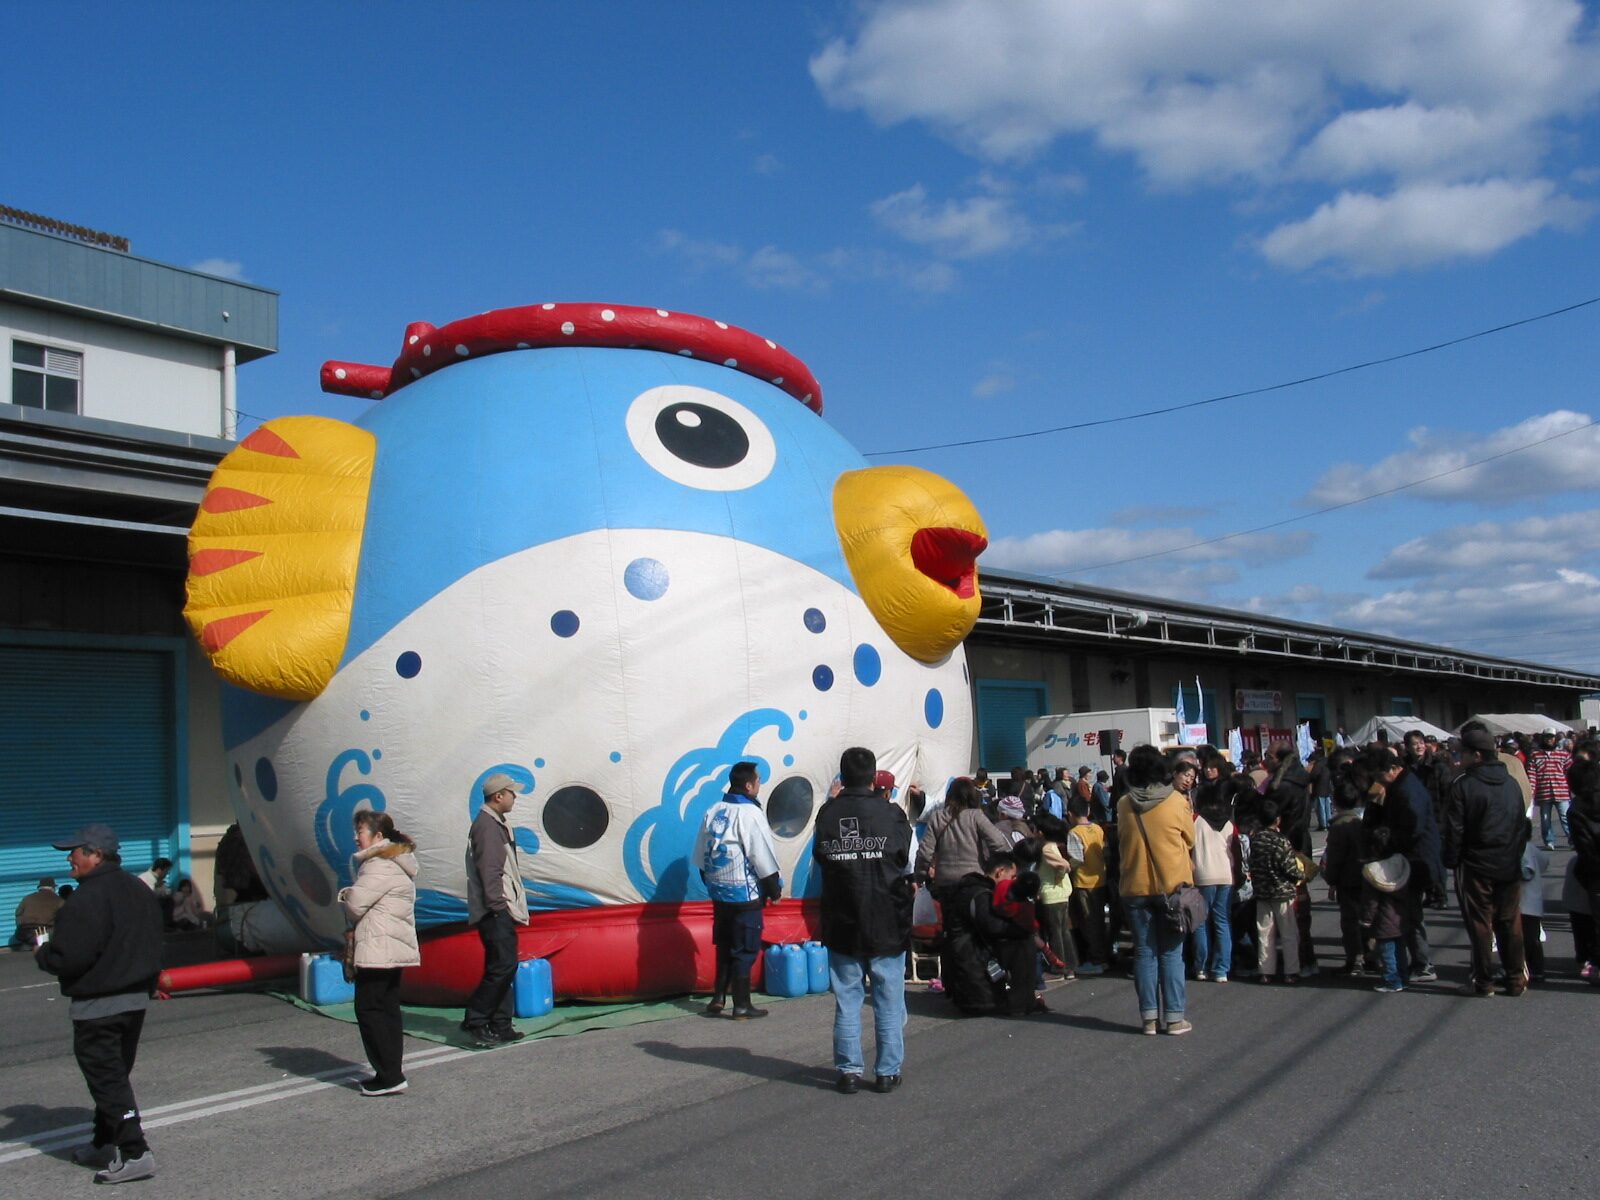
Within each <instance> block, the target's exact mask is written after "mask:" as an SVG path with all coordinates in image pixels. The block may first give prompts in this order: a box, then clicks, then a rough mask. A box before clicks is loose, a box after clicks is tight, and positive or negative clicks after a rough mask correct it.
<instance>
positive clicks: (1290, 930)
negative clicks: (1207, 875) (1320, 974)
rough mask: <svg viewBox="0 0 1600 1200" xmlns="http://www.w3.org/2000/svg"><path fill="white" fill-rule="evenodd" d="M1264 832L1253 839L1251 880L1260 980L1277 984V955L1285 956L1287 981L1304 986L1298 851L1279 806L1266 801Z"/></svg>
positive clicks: (1263, 820)
mask: <svg viewBox="0 0 1600 1200" xmlns="http://www.w3.org/2000/svg"><path fill="white" fill-rule="evenodd" d="M1260 816H1261V828H1260V829H1259V830H1257V831H1256V833H1255V836H1254V837H1252V838H1251V839H1250V879H1251V882H1252V883H1253V884H1254V887H1255V900H1256V954H1257V958H1258V961H1257V963H1256V967H1257V970H1259V971H1260V975H1259V976H1258V978H1259V979H1260V981H1261V982H1262V983H1273V982H1275V975H1274V973H1275V971H1276V970H1277V954H1278V951H1279V948H1280V943H1281V948H1282V952H1283V981H1284V982H1285V983H1288V984H1295V983H1299V982H1300V946H1299V941H1300V935H1299V930H1298V928H1297V927H1296V925H1295V919H1294V896H1295V891H1296V889H1297V888H1299V886H1300V880H1301V876H1302V872H1301V870H1300V862H1299V860H1298V859H1297V858H1295V854H1294V847H1293V846H1291V845H1290V844H1289V839H1288V838H1286V837H1284V836H1283V832H1282V827H1283V819H1282V817H1281V816H1280V815H1279V813H1278V805H1277V802H1276V801H1274V800H1271V799H1267V800H1263V801H1262V802H1261V808H1260Z"/></svg>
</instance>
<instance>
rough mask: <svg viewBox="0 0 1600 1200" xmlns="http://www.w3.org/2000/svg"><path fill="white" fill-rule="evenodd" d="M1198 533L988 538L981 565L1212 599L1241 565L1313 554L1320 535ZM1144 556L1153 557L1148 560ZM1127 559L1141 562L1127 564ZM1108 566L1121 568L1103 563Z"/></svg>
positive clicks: (1111, 531) (1115, 531)
mask: <svg viewBox="0 0 1600 1200" xmlns="http://www.w3.org/2000/svg"><path fill="white" fill-rule="evenodd" d="M1200 537H1201V535H1200V534H1198V533H1196V532H1195V530H1193V529H1192V528H1187V527H1183V526H1171V527H1166V528H1158V529H1128V528H1122V527H1112V528H1105V529H1051V530H1046V531H1044V532H1042V533H1034V534H1028V535H1026V536H1023V537H1001V538H996V539H994V540H992V541H991V542H990V543H989V549H988V550H987V551H985V553H984V556H983V560H982V562H983V565H985V566H990V567H1009V568H1011V569H1012V570H1017V571H1026V572H1028V573H1030V574H1034V575H1054V576H1061V577H1063V578H1066V579H1074V580H1083V581H1085V582H1090V583H1096V584H1101V585H1103V586H1105V587H1111V588H1123V589H1126V590H1128V591H1135V592H1149V593H1150V594H1151V595H1157V596H1172V597H1175V598H1187V599H1190V600H1211V599H1214V598H1215V589H1216V588H1218V587H1220V586H1223V585H1225V584H1230V583H1234V582H1236V581H1237V580H1238V578H1239V574H1240V572H1239V568H1240V566H1241V565H1243V566H1260V565H1262V564H1264V563H1276V562H1282V561H1283V560H1285V559H1291V558H1300V557H1303V556H1304V555H1306V554H1309V553H1310V551H1311V545H1312V542H1313V541H1314V540H1315V535H1314V534H1312V533H1310V532H1308V531H1304V530H1302V531H1298V532H1294V533H1252V534H1247V535H1245V536H1243V537H1237V538H1231V539H1229V540H1228V541H1224V542H1213V543H1212V544H1210V545H1206V546H1194V545H1191V543H1193V542H1195V541H1198V540H1199V539H1200ZM1176 547H1184V549H1175V548H1176ZM1146 555H1150V556H1153V557H1148V558H1146V557H1143V556H1146ZM1123 559H1134V560H1137V561H1133V562H1122V561H1121V560H1123ZM1106 563H1117V564H1118V565H1116V566H1111V567H1105V566H1102V565H1101V564H1106ZM1088 568H1096V569H1093V570H1090V569H1088Z"/></svg>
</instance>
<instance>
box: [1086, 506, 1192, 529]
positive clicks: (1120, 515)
mask: <svg viewBox="0 0 1600 1200" xmlns="http://www.w3.org/2000/svg"><path fill="white" fill-rule="evenodd" d="M1216 511H1217V510H1216V509H1215V508H1214V507H1212V506H1210V505H1183V504H1131V505H1129V506H1128V507H1127V508H1119V509H1117V511H1116V512H1114V513H1112V514H1111V515H1110V516H1109V517H1107V518H1106V520H1108V521H1110V522H1111V523H1112V524H1113V525H1143V524H1145V523H1147V522H1150V521H1192V520H1194V519H1195V518H1196V517H1205V516H1210V515H1211V514H1212V513H1214V512H1216Z"/></svg>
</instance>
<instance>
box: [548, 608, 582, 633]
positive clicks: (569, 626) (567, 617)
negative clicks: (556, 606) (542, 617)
mask: <svg viewBox="0 0 1600 1200" xmlns="http://www.w3.org/2000/svg"><path fill="white" fill-rule="evenodd" d="M550 632H552V633H554V634H555V635H556V636H557V637H564V638H569V637H571V636H572V635H573V634H575V633H577V632H578V614H577V613H575V612H573V611H572V610H571V609H570V608H563V609H562V610H561V611H560V612H558V613H556V614H555V616H553V617H551V618H550Z"/></svg>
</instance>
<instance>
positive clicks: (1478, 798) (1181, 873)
mask: <svg viewBox="0 0 1600 1200" xmlns="http://www.w3.org/2000/svg"><path fill="white" fill-rule="evenodd" d="M1597 759H1600V741H1597V740H1596V739H1595V738H1593V737H1592V736H1590V737H1584V738H1580V739H1573V738H1563V737H1560V736H1558V735H1554V734H1545V735H1542V736H1539V737H1523V736H1512V737H1508V738H1505V739H1503V740H1502V739H1499V738H1496V737H1495V736H1493V735H1491V734H1490V732H1489V731H1488V729H1487V728H1486V727H1484V726H1483V725H1482V724H1481V723H1469V724H1467V725H1465V726H1463V728H1462V730H1461V733H1460V736H1459V737H1456V738H1451V739H1449V740H1448V741H1440V740H1438V739H1429V738H1427V737H1425V736H1424V735H1422V734H1421V733H1412V734H1408V735H1407V736H1406V738H1405V739H1404V742H1403V743H1402V744H1400V745H1392V744H1389V743H1388V742H1386V741H1379V742H1374V743H1372V744H1370V745H1367V746H1362V747H1357V746H1353V745H1317V746H1315V748H1314V749H1313V751H1312V753H1311V754H1310V755H1308V756H1307V757H1306V758H1305V759H1304V760H1302V758H1301V756H1300V754H1299V753H1298V752H1297V750H1296V747H1295V746H1294V745H1292V744H1290V743H1280V744H1277V745H1274V746H1271V747H1270V748H1269V749H1268V750H1267V752H1266V753H1265V754H1264V755H1257V754H1254V753H1246V754H1245V755H1244V757H1243V760H1242V761H1241V762H1240V763H1239V764H1238V766H1237V768H1236V767H1235V766H1234V764H1232V763H1231V762H1230V761H1229V759H1228V757H1227V756H1226V755H1224V754H1222V753H1220V752H1219V751H1217V750H1216V749H1215V748H1213V747H1210V746H1198V747H1194V748H1180V749H1176V750H1171V751H1168V752H1165V753H1163V752H1162V751H1160V750H1158V749H1156V748H1155V747H1152V746H1137V747H1134V748H1133V750H1132V752H1131V754H1129V755H1126V756H1125V755H1122V754H1120V753H1119V754H1117V755H1115V756H1114V758H1113V770H1112V771H1111V772H1106V771H1101V772H1098V773H1095V772H1091V771H1090V770H1089V769H1088V768H1081V769H1080V770H1079V771H1078V772H1076V774H1074V773H1072V772H1069V771H1068V770H1067V769H1066V768H1057V769H1056V770H1054V771H1053V772H1052V771H1044V770H1041V771H1028V770H1025V769H1023V768H1017V769H1015V770H1013V771H1012V772H1011V774H1010V778H1009V779H1008V780H1007V781H1006V783H1005V785H1004V786H1003V787H996V785H995V784H994V783H992V782H991V781H990V780H989V778H988V776H987V774H986V773H984V772H979V773H978V774H977V775H976V776H975V777H974V778H973V779H971V780H965V779H962V780H957V781H956V782H955V783H954V784H953V785H952V786H951V787H950V789H949V794H948V796H947V799H946V803H945V805H944V806H943V807H942V809H940V810H939V811H937V812H936V813H935V814H934V815H933V817H932V818H931V819H930V820H929V821H928V822H927V825H926V828H925V830H924V833H923V837H922V841H921V845H920V848H919V851H918V855H917V860H916V872H917V874H916V878H918V879H919V880H922V879H925V880H926V881H927V883H928V887H929V890H930V893H931V894H932V896H933V897H934V899H936V900H937V901H938V903H939V905H940V910H941V915H942V926H943V932H942V938H941V942H940V945H939V947H938V948H939V951H940V955H941V970H940V981H939V986H941V987H942V990H943V991H944V992H945V993H946V994H947V995H948V996H949V997H950V999H951V1001H952V1002H953V1003H954V1004H955V1005H956V1006H957V1008H958V1009H959V1010H960V1011H962V1012H964V1013H968V1014H980V1013H990V1012H999V1013H1005V1014H1012V1015H1017V1014H1024V1013H1028V1012H1037V1011H1042V1010H1044V1008H1045V1002H1044V999H1043V996H1042V994H1041V987H1040V983H1041V981H1042V979H1043V978H1045V977H1047V976H1048V975H1050V974H1055V975H1057V976H1058V977H1060V978H1063V979H1067V980H1071V979H1075V978H1077V977H1078V976H1080V975H1086V974H1090V975H1092V974H1099V973H1101V972H1104V971H1106V970H1108V969H1111V968H1112V967H1113V966H1115V965H1117V962H1118V956H1119V946H1120V944H1121V942H1122V933H1123V931H1124V930H1126V933H1127V938H1128V942H1129V949H1128V950H1127V961H1128V964H1129V965H1130V966H1131V972H1132V975H1133V979H1134V984H1135V993H1136V996H1137V1002H1138V1006H1139V1014H1140V1019H1141V1022H1142V1027H1143V1031H1144V1032H1145V1033H1148V1034H1155V1033H1158V1032H1165V1033H1167V1034H1174V1035H1181V1034H1184V1033H1188V1032H1189V1031H1190V1029H1191V1028H1192V1024H1191V1022H1190V1020H1189V1019H1188V1016H1187V1012H1188V987H1187V985H1188V984H1189V983H1190V982H1214V983H1227V982H1228V981H1229V980H1230V979H1242V978H1253V979H1255V980H1257V981H1258V982H1259V983H1261V984H1280V985H1283V986H1296V985H1298V984H1299V983H1300V981H1301V980H1303V979H1306V978H1308V977H1312V976H1316V975H1318V974H1320V973H1322V971H1323V966H1322V964H1321V963H1319V960H1318V954H1317V947H1316V943H1315V942H1314V941H1313V940H1312V938H1311V904H1312V885H1313V882H1314V881H1315V880H1317V879H1318V878H1319V877H1320V878H1321V880H1322V884H1323V886H1325V887H1326V888H1327V897H1328V899H1329V900H1330V901H1333V902H1334V903H1336V904H1337V906H1338V910H1339V926H1340V943H1341V950H1342V952H1343V953H1342V961H1341V962H1340V963H1338V964H1337V965H1334V966H1332V970H1331V972H1330V973H1331V974H1333V975H1336V976H1340V977H1343V978H1345V979H1350V980H1367V981H1370V982H1371V986H1373V987H1374V989H1375V990H1377V991H1378V992H1380V993H1385V994H1393V993H1396V992H1400V991H1403V990H1405V989H1406V988H1407V987H1408V986H1410V985H1412V984H1417V983H1428V982H1432V981H1435V980H1437V979H1438V972H1437V969H1436V967H1435V965H1434V958H1433V948H1432V945H1431V943H1430V940H1429V921H1430V913H1433V912H1436V911H1437V910H1439V909H1440V908H1442V907H1444V906H1445V905H1446V904H1447V903H1449V894H1450V891H1451V889H1452V888H1453V890H1454V893H1455V903H1456V905H1457V906H1458V908H1459V911H1460V913H1461V916H1462V918H1463V921H1464V923H1465V926H1466V929H1467V932H1468V935H1469V938H1470V941H1471V944H1472V967H1471V973H1470V975H1469V977H1468V979H1466V980H1465V981H1464V982H1463V983H1462V984H1461V988H1460V990H1461V991H1462V992H1463V993H1465V994H1467V995H1472V996H1478V997H1487V996H1490V995H1493V994H1495V993H1496V991H1497V990H1498V991H1501V992H1503V993H1504V994H1505V995H1508V996H1520V995H1522V994H1523V992H1524V991H1525V990H1526V989H1527V987H1528V986H1529V985H1530V984H1533V985H1537V984H1538V983H1541V982H1543V980H1544V977H1545V970H1546V967H1545V956H1544V932H1543V928H1542V919H1543V915H1544V887H1543V876H1544V872H1545V870H1546V868H1547V867H1548V865H1549V863H1550V851H1551V850H1553V849H1554V848H1555V846H1554V843H1553V840H1552V839H1553V836H1554V834H1555V831H1556V829H1557V828H1559V829H1560V831H1561V834H1562V836H1564V837H1565V838H1566V839H1567V842H1568V844H1569V845H1570V846H1571V848H1572V849H1573V850H1574V851H1575V852H1576V853H1575V854H1574V856H1573V858H1572V859H1571V860H1570V861H1569V863H1568V866H1567V869H1566V875H1565V878H1564V880H1563V888H1562V896H1563V902H1564V906H1565V908H1566V909H1567V911H1568V913H1569V914H1570V916H1571V925H1572V934H1573V942H1574V957H1575V959H1576V962H1577V964H1578V971H1579V974H1580V975H1581V976H1582V977H1583V978H1584V979H1587V980H1589V981H1591V982H1595V983H1597V984H1600V975H1597V967H1596V957H1597V953H1600V951H1597V948H1596V941H1595V920H1594V916H1595V913H1596V912H1597V911H1600V909H1597V908H1596V904H1597V903H1600V762H1597ZM1536 815H1537V816H1538V817H1539V818H1540V822H1541V823H1540V834H1541V835H1542V836H1536V835H1535V828H1534V818H1535V816H1536ZM1313 828H1316V829H1317V830H1319V831H1325V832H1326V834H1327V837H1326V842H1325V845H1324V847H1323V849H1322V853H1321V854H1320V856H1315V857H1314V847H1313V842H1312V831H1313ZM1434 919H1436V918H1434ZM1036 941H1037V943H1038V945H1037V950H1036V949H1035V942H1036ZM1496 956H1498V963H1497V962H1496Z"/></svg>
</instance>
